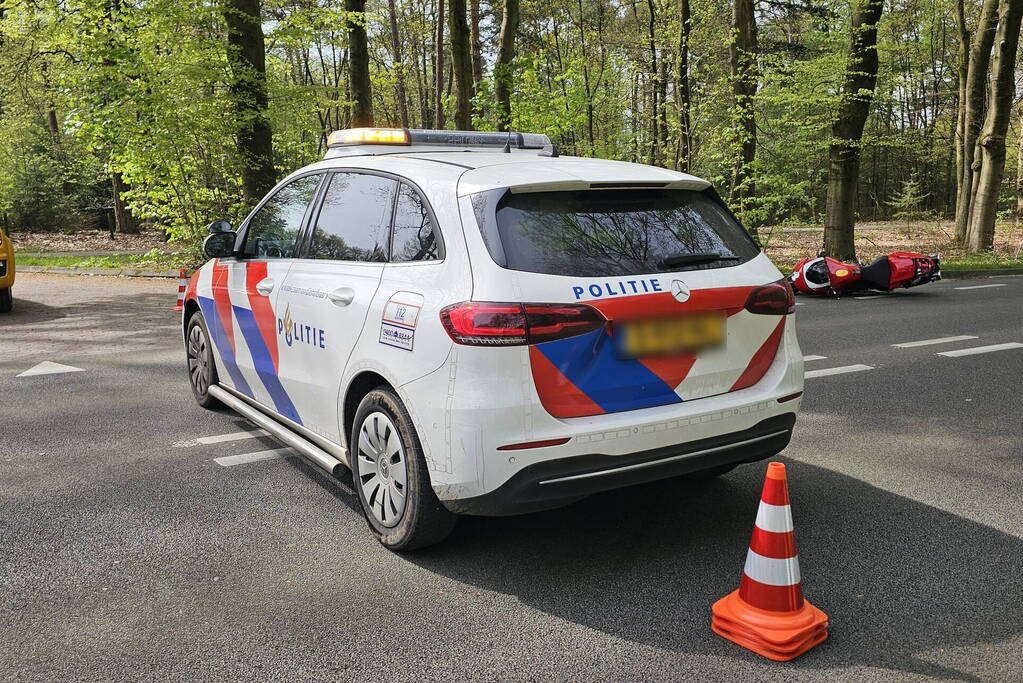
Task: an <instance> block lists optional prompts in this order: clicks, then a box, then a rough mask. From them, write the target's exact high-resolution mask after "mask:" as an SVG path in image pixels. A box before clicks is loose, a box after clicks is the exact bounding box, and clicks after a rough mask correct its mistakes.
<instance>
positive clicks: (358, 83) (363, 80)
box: [345, 0, 373, 127]
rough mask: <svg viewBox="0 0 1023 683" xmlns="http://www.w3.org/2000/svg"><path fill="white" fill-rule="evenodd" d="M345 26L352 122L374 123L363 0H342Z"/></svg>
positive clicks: (366, 124) (360, 124)
mask: <svg viewBox="0 0 1023 683" xmlns="http://www.w3.org/2000/svg"><path fill="white" fill-rule="evenodd" d="M345 24H346V26H347V28H348V61H349V67H348V82H349V86H350V87H351V97H352V125H353V126H356V127H358V126H372V125H373V91H372V86H371V85H370V80H369V44H368V42H367V40H366V0H345Z"/></svg>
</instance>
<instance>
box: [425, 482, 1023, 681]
mask: <svg viewBox="0 0 1023 683" xmlns="http://www.w3.org/2000/svg"><path fill="white" fill-rule="evenodd" d="M762 477H763V465H762V464H761V465H753V466H747V467H745V468H740V470H737V471H736V472H734V473H732V474H731V475H729V476H726V477H723V478H721V479H719V480H716V481H713V482H710V483H707V484H695V483H687V482H684V481H679V480H674V481H664V482H657V483H655V484H650V485H644V486H638V487H633V488H630V489H625V490H621V491H617V492H611V493H607V494H601V495H598V496H593V497H591V498H589V499H587V500H584V501H581V502H579V503H577V504H575V505H573V506H571V507H569V508H565V509H562V510H556V511H551V512H545V513H537V514H533V515H528V516H522V517H508V518H490V519H488V518H465V519H463V520H462V521H461V523H460V525H459V528H458V529H457V531H456V532H455V534H454V536H453V537H452V538H451V539H449V540H448V541H447V542H446V543H445V544H443V545H441V546H439V547H437V548H434V549H431V550H429V551H425V552H422V553H419V554H414V555H410V556H408V559H409V560H410V561H412V562H414V563H416V564H418V565H420V566H422V567H424V568H426V569H429V570H430V571H434V572H437V573H439V574H441V575H444V576H447V577H450V578H453V579H456V580H458V581H462V582H464V583H467V584H470V585H472V586H476V587H479V588H482V589H486V590H491V591H498V592H501V593H505V594H510V595H514V596H516V597H517V598H518V599H520V600H521V601H522V602H523V603H525V604H526V605H529V606H531V607H533V608H535V609H538V610H541V611H543V612H546V613H548V614H551V615H554V616H556V617H558V618H560V619H565V620H567V621H571V622H573V623H576V624H580V625H583V626H586V627H589V628H594V629H598V630H600V631H603V632H605V633H608V634H611V635H614V636H618V637H621V638H625V639H628V640H631V641H633V642H636V643H641V644H645V645H650V646H654V647H658V648H664V649H666V650H672V651H676V652H692V653H701V654H712V655H716V656H725V657H727V656H731V657H735V658H747V659H750V660H751V661H755V660H758V658H757V657H756V656H754V655H752V654H750V653H747V652H746V651H744V650H741V649H739V648H738V647H737V646H735V645H732V644H730V643H727V642H725V641H723V640H722V639H720V638H718V637H717V636H715V635H714V634H712V632H711V631H710V629H709V618H710V607H711V604H713V602H714V601H715V600H717V599H718V598H720V597H722V596H724V595H726V594H727V593H729V592H730V591H732V590H734V589H735V588H736V587H737V586H738V581H739V574H740V571H741V568H742V564H743V561H744V558H745V554H746V547H747V543H748V540H749V536H750V533H751V530H752V524H753V519H754V517H755V512H756V506H757V500H758V498H759V489H760V485H761V482H762ZM790 478H791V479H792V484H791V485H792V498H793V514H794V517H795V521H796V536H797V543H798V545H799V548H800V560H801V568H802V572H803V577H804V580H803V583H804V589H805V591H806V594H807V597H808V598H809V599H810V600H811V602H813V603H814V604H816V605H817V606H818V607H820V608H822V609H824V610H825V611H826V612H827V613H828V614H829V616H830V618H831V623H832V637H831V639H830V640H829V641H827V642H826V643H825V644H823V645H821V646H820V647H818V648H816V649H815V650H814V651H812V652H811V653H809V654H807V655H804V656H803V657H802V658H800V659H798V660H796V661H795V662H793V663H791V664H788V665H785V666H789V667H793V670H794V671H795V670H804V671H813V670H828V669H835V668H841V667H848V666H855V665H861V666H866V667H881V668H886V669H890V670H893V671H899V672H906V673H914V674H918V675H923V676H929V677H937V678H956V679H970V678H971V676H970V675H969V674H966V673H963V672H960V671H957V670H955V669H952V668H948V667H945V666H942V665H939V664H936V663H933V662H931V661H928V660H927V659H926V658H925V657H927V653H928V652H930V651H935V650H938V649H941V648H945V649H947V648H955V647H961V646H966V645H972V644H978V643H995V642H999V641H1002V640H1005V639H1006V638H1009V637H1011V636H1014V635H1016V634H1018V633H1020V632H1021V631H1023V602H1021V601H1020V599H1019V596H1020V595H1023V559H1021V558H1023V541H1021V540H1019V539H1017V538H1014V537H1012V536H1009V535H1006V534H1004V533H1002V532H1000V531H997V530H994V529H992V528H989V527H987V526H984V525H981V524H977V523H975V522H972V521H970V520H967V519H963V518H961V517H958V516H955V515H951V514H948V513H946V512H943V511H941V510H939V509H936V508H934V507H930V506H927V505H923V504H920V503H917V502H915V501H912V500H909V499H907V498H904V497H901V496H898V495H894V494H891V493H888V492H886V491H883V490H881V489H878V488H876V487H873V486H870V485H867V484H865V483H863V482H861V481H859V480H856V479H853V478H850V477H847V476H844V475H841V474H838V473H836V472H833V471H831V470H827V469H823V468H820V467H815V466H812V465H807V464H803V463H795V464H792V465H791V466H790Z"/></svg>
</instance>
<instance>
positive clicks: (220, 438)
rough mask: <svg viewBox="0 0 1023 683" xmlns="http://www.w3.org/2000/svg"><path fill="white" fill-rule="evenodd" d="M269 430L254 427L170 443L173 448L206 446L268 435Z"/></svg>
mask: <svg viewBox="0 0 1023 683" xmlns="http://www.w3.org/2000/svg"><path fill="white" fill-rule="evenodd" d="M269 435H270V432H265V431H263V430H262V429H254V430H252V431H248V432H234V433H232V434H218V435H216V436H200V437H199V438H198V439H189V440H187V441H178V442H177V443H174V444H171V446H172V447H173V448H187V447H189V446H208V445H209V444H213V443H226V442H228V441H241V440H242V439H254V438H255V437H257V436H269Z"/></svg>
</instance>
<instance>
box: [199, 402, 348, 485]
mask: <svg viewBox="0 0 1023 683" xmlns="http://www.w3.org/2000/svg"><path fill="white" fill-rule="evenodd" d="M209 394H210V396H212V397H213V398H215V399H217V400H218V401H220V402H221V403H223V404H224V405H226V406H227V407H229V408H231V410H234V411H235V412H237V413H240V414H241V415H243V416H244V417H246V418H248V419H249V420H251V421H252V422H254V423H256V424H257V425H258V426H260V427H262V428H263V429H265V430H266V431H268V432H270V433H271V434H273V435H274V436H275V437H277V439H278V440H280V441H281V442H283V443H284V444H285V445H286V446H290V447H291V448H294V449H295V450H296V451H298V452H299V453H301V454H302V455H304V456H305V457H306V458H307V459H308V460H309V461H311V462H312V463H313V464H314V465H316V466H317V467H320V468H321V469H323V470H325V471H327V472H328V473H329V474H331V475H333V474H334V472H335V471H336V469H337V468H339V467H340V468H343V469H345V465H344V463H343V462H341V461H340V460H338V459H337V458H335V457H334V456H333V455H331V454H330V453H328V452H327V451H325V450H323V449H322V448H320V447H319V446H316V445H314V444H313V443H312V442H311V441H308V440H306V439H304V438H302V437H301V436H299V435H298V434H296V433H295V432H293V431H291V430H290V429H288V428H287V427H285V426H284V425H282V424H281V423H280V422H277V421H276V420H274V419H273V418H271V417H269V416H267V415H264V414H263V413H261V412H260V411H258V410H256V409H255V408H253V407H252V406H250V405H249V404H248V403H245V402H244V401H242V400H241V399H239V398H237V397H235V396H234V395H232V394H230V393H229V392H228V391H227V390H225V389H223V388H222V387H218V386H211V387H210V388H209Z"/></svg>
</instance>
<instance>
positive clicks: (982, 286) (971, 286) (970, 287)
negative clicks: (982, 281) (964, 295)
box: [953, 282, 1007, 289]
mask: <svg viewBox="0 0 1023 683" xmlns="http://www.w3.org/2000/svg"><path fill="white" fill-rule="evenodd" d="M1006 286H1007V285H1006V284H1005V283H1004V282H1003V283H1001V284H997V285H970V286H969V287H953V289H987V288H988V287H1006Z"/></svg>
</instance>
